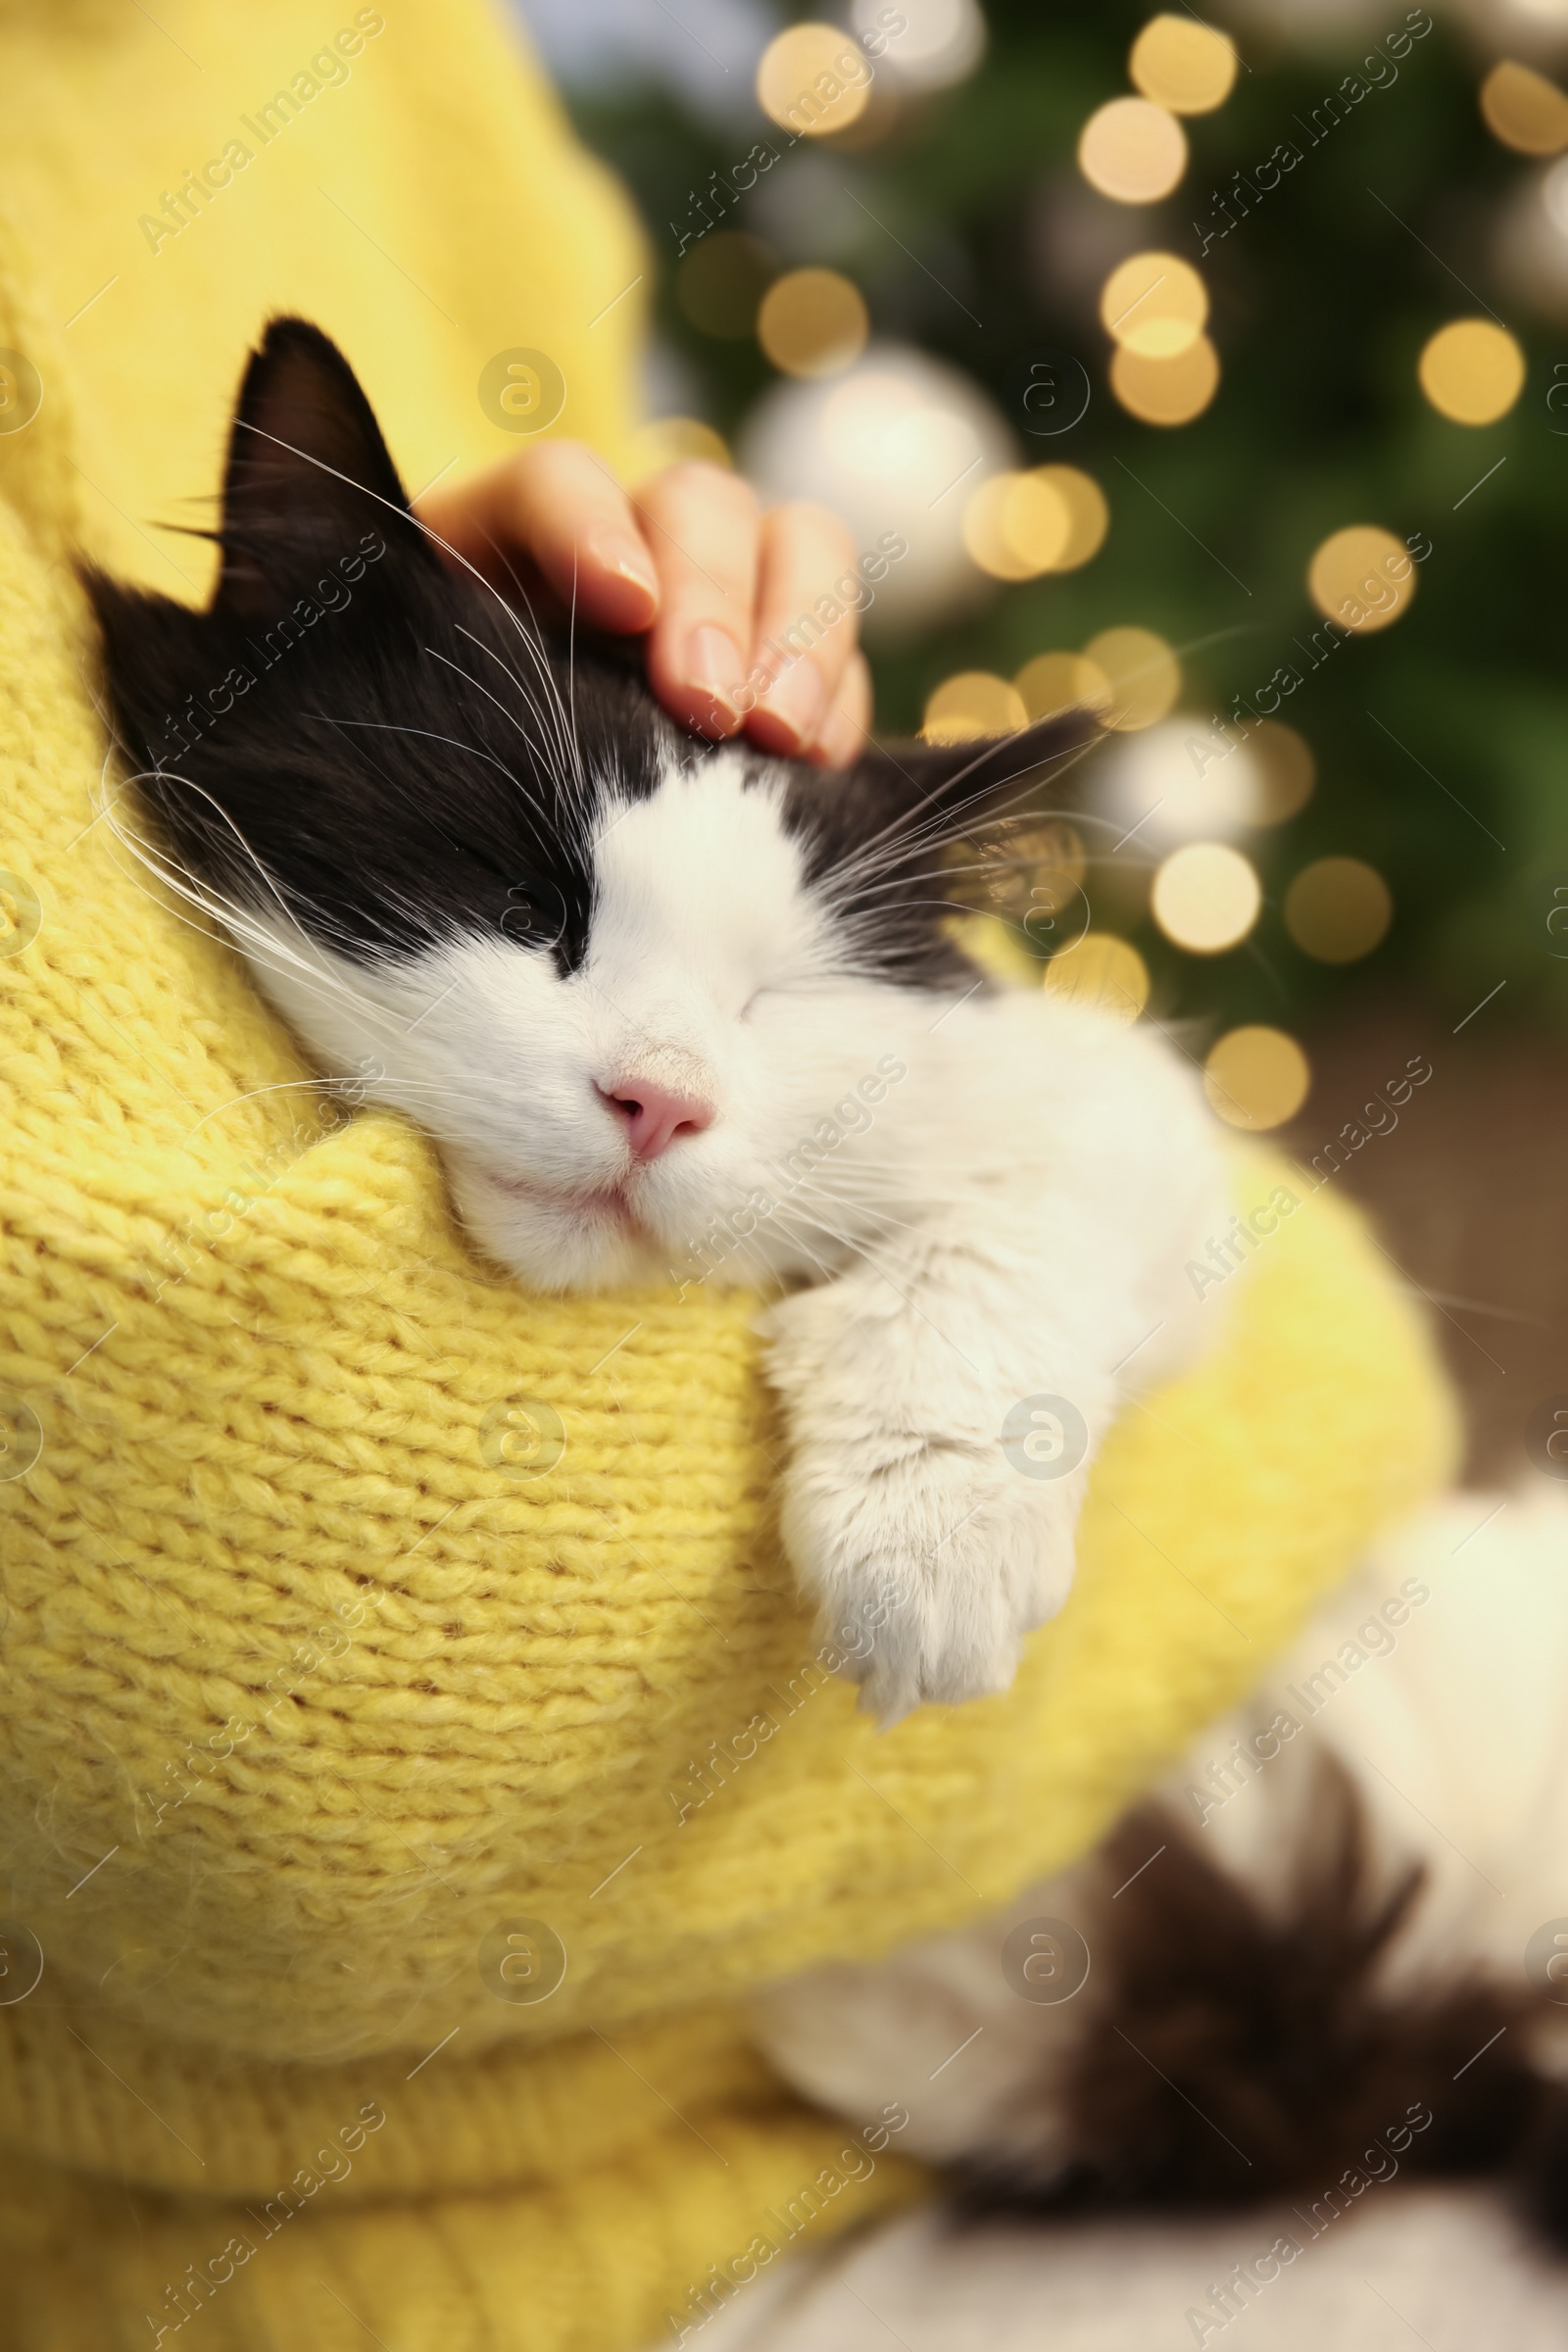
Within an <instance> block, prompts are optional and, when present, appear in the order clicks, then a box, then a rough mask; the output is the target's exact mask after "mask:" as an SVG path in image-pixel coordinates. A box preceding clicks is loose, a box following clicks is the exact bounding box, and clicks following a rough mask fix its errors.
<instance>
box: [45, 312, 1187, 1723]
mask: <svg viewBox="0 0 1568 2352" xmlns="http://www.w3.org/2000/svg"><path fill="white" fill-rule="evenodd" d="M219 537H220V542H221V552H222V564H221V577H220V581H219V586H218V589H217V591H216V594H215V597H214V600H213V603H212V604H211V606H210V607H209V608H208V609H207V610H206V611H205V612H193V611H190V610H188V609H187V608H185V607H184V606H181V605H177V604H173V603H171V602H170V601H168V600H167V599H165V598H162V597H159V596H154V595H149V594H145V593H142V592H138V591H133V590H130V589H127V588H124V587H122V586H118V585H116V584H115V583H113V582H112V581H110V580H108V579H106V578H105V577H103V576H102V575H101V574H91V575H89V579H88V585H89V590H90V593H91V596H92V599H93V602H94V604H95V607H96V610H97V613H98V616H99V619H100V621H101V624H102V629H103V639H104V652H105V662H106V670H107V680H108V687H109V694H110V699H111V703H112V707H113V712H114V718H115V722H116V726H117V730H118V733H119V736H120V738H121V741H122V744H123V748H124V750H125V751H126V753H127V754H128V756H129V758H130V760H131V762H132V764H133V765H135V766H136V767H138V768H140V769H141V770H142V771H143V772H142V773H141V775H140V777H139V782H140V786H141V790H142V793H143V795H144V796H145V799H146V800H147V802H148V803H149V804H150V805H151V807H152V809H154V810H155V811H156V812H157V815H158V817H159V819H160V820H161V824H162V829H163V834H164V844H163V845H161V846H155V845H153V844H151V843H142V844H140V845H139V846H140V848H141V852H142V854H143V855H144V856H145V857H146V858H149V860H150V861H151V862H152V863H153V864H154V865H155V867H156V868H157V869H158V870H159V871H160V872H161V873H163V874H164V876H165V877H166V878H167V879H168V880H170V881H171V882H172V884H173V885H174V887H175V888H177V889H179V890H180V891H182V892H183V893H184V894H185V896H186V897H187V898H188V899H189V900H191V901H192V902H193V903H194V904H195V905H196V906H197V907H199V908H201V909H203V910H205V911H206V912H207V913H208V914H210V915H212V916H214V917H216V919H218V920H219V921H220V922H221V924H222V925H223V926H224V927H225V928H226V930H227V932H228V934H229V935H230V937H231V938H232V939H233V941H234V943H235V944H236V946H237V947H238V948H239V949H240V951H241V952H242V954H243V955H244V956H245V957H246V958H247V960H248V962H249V964H250V966H251V969H252V971H253V973H254V975H255V977H256V980H257V982H258V984H259V986H260V987H261V988H262V989H263V990H264V991H265V992H266V994H267V995H268V996H269V997H270V1000H271V1001H272V1003H273V1004H274V1005H276V1006H277V1007H278V1008H279V1010H280V1011H281V1012H282V1013H283V1014H284V1015H285V1017H286V1018H287V1019H288V1021H289V1022H290V1023H291V1024H292V1026H293V1028H294V1029H295V1031H296V1032H297V1033H298V1035H299V1037H300V1038H301V1039H302V1041H303V1042H304V1044H305V1045H306V1047H307V1049H308V1051H309V1052H310V1053H311V1054H312V1055H313V1056H314V1058H315V1059H316V1060H317V1061H318V1063H319V1067H320V1069H321V1070H322V1072H323V1074H324V1075H326V1076H328V1077H330V1078H333V1079H337V1080H339V1081H344V1080H352V1081H353V1082H354V1083H355V1086H356V1090H357V1092H358V1093H359V1094H360V1095H361V1096H362V1097H363V1098H364V1099H368V1100H369V1101H371V1102H374V1103H383V1104H387V1105H390V1106H392V1107H394V1108H396V1109H399V1110H402V1111H404V1112H406V1113H408V1115H409V1116H410V1117H412V1118H414V1119H416V1120H417V1121H418V1122H419V1123H420V1125H421V1126H423V1127H424V1128H425V1129H427V1130H428V1132H429V1133H430V1135H431V1136H432V1137H433V1138H434V1140H435V1141H436V1143H437V1145H438V1147H439V1149H440V1151H441V1153H442V1156H443V1159H444V1162H445V1166H446V1169H447V1174H448V1178H449V1182H450V1185H451V1190H452V1196H453V1199H454V1201H455V1202H456V1205H457V1208H458V1211H459V1213H460V1215H461V1217H462V1219H463V1221H464V1223H465V1224H466V1227H467V1230H468V1232H469V1233H470V1235H471V1236H472V1238H473V1240H474V1241H475V1243H476V1244H477V1245H478V1246H479V1248H480V1249H481V1250H484V1251H485V1252H486V1253H487V1254H488V1255H489V1256H490V1257H492V1258H494V1259H496V1260H497V1261H499V1263H500V1264H502V1265H503V1266H505V1267H507V1268H508V1269H510V1270H511V1271H512V1272H513V1273H514V1274H515V1275H516V1276H517V1277H518V1278H519V1279H520V1280H521V1281H522V1282H524V1283H526V1284H528V1285H529V1286H531V1287H532V1288H534V1289H537V1290H550V1291H588V1290H595V1289H599V1288H603V1287H606V1286H610V1285H615V1284H625V1283H638V1282H648V1281H658V1282H662V1281H664V1280H665V1279H667V1278H668V1276H669V1274H670V1273H671V1271H673V1272H674V1274H675V1275H676V1277H677V1279H679V1280H683V1281H690V1280H698V1279H711V1280H715V1281H719V1282H737V1283H748V1284H760V1285H761V1286H763V1287H764V1288H765V1289H770V1290H772V1291H773V1292H775V1293H777V1294H781V1295H780V1296H779V1297H778V1299H777V1302H776V1303H775V1304H774V1305H773V1306H772V1307H771V1309H770V1311H769V1313H768V1316H767V1321H766V1326H765V1328H766V1337H767V1351H766V1357H765V1370H766V1374H767V1377H768V1379H769V1380H770V1382H771V1383H772V1385H773V1387H774V1389H775V1390H776V1392H777V1394H778V1396H779V1397H780V1398H781V1399H782V1403H783V1408H784V1412H785V1416H786V1422H787V1432H788V1441H789V1461H788V1468H787V1470H786V1472H785V1475H784V1481H783V1492H782V1495H781V1513H782V1523H783V1529H784V1535H785V1541H786V1544H787V1545H788V1548H789V1551H790V1554H791V1557H792V1559H793V1562H794V1565H795V1568H796V1570H797V1572H798V1575H799V1577H800V1580H801V1583H802V1585H803V1588H804V1589H805V1591H806V1592H807V1593H808V1594H809V1595H810V1596H811V1597H812V1598H813V1599H814V1600H815V1601H816V1602H818V1603H819V1605H820V1607H821V1609H822V1611H823V1612H824V1615H825V1617H826V1619H827V1620H828V1623H829V1625H830V1626H831V1627H832V1628H833V1629H834V1630H835V1631H837V1632H838V1633H839V1634H840V1637H841V1640H842V1642H843V1643H844V1645H845V1646H847V1647H848V1648H849V1649H850V1650H851V1651H852V1653H854V1654H855V1656H856V1657H857V1658H858V1663H857V1664H855V1665H852V1667H851V1668H850V1671H851V1672H852V1673H854V1674H856V1675H857V1677H858V1679H859V1680H860V1681H861V1683H862V1686H863V1696H864V1703H866V1704H867V1705H869V1706H871V1707H873V1708H874V1709H875V1710H876V1711H877V1712H878V1713H879V1714H880V1715H881V1716H882V1717H883V1719H884V1720H887V1721H893V1720H896V1719H897V1718H898V1717H899V1716H901V1715H903V1714H905V1713H906V1712H907V1711H908V1710H909V1709H910V1708H912V1707H914V1706H916V1705H918V1704H920V1703H921V1702H922V1701H925V1700H942V1701H956V1700H960V1699H965V1698H969V1697H971V1696H974V1695H976V1694H978V1693H980V1692H983V1691H995V1690H998V1689H1001V1688H1004V1687H1005V1685H1006V1684H1007V1683H1008V1681H1009V1680H1010V1678H1011V1676H1012V1673H1013V1671H1014V1668H1015V1665H1016V1662H1017V1656H1018V1648H1019V1642H1020V1639H1021V1637H1022V1635H1023V1634H1024V1633H1025V1632H1026V1631H1027V1630H1028V1629H1029V1628H1030V1627H1032V1626H1035V1625H1038V1624H1040V1623H1041V1622H1042V1621H1043V1620H1045V1619H1046V1618H1049V1617H1051V1616H1052V1615H1054V1613H1055V1611H1056V1610H1058V1609H1059V1608H1060V1606H1061V1604H1062V1602H1063V1600H1064V1599H1065V1597H1066V1593H1067V1591H1068V1587H1069V1584H1070V1582H1071V1577H1072V1567H1073V1529H1074V1522H1075V1519H1076V1516H1077V1511H1078V1506H1079V1501H1080V1497H1081V1495H1082V1491H1083V1485H1084V1481H1085V1478H1086V1475H1087V1468H1088V1464H1089V1461H1090V1460H1091V1459H1092V1457H1093V1454H1094V1451H1095V1447H1096V1445H1097V1443H1098V1441H1099V1440H1100V1438H1101V1437H1102V1435H1103V1431H1104V1429H1105V1427H1106V1425H1107V1423H1108V1422H1109V1421H1110V1419H1111V1418H1112V1417H1113V1415H1114V1414H1115V1412H1116V1410H1117V1408H1118V1406H1119V1404H1120V1403H1121V1402H1122V1401H1123V1399H1124V1398H1125V1397H1126V1396H1127V1395H1128V1394H1129V1393H1130V1392H1131V1391H1132V1389H1133V1388H1134V1386H1135V1385H1136V1386H1140V1387H1141V1386H1146V1385H1148V1384H1150V1383H1152V1381H1154V1380H1156V1379H1159V1378H1163V1377H1166V1376H1167V1375H1168V1374H1169V1373H1170V1372H1171V1371H1172V1370H1173V1369H1175V1368H1176V1367H1177V1366H1178V1365H1179V1364H1181V1363H1182V1362H1183V1361H1184V1360H1186V1359H1187V1357H1188V1356H1189V1355H1190V1354H1191V1352H1192V1351H1193V1349H1194V1347H1195V1342H1196V1334H1197V1315H1196V1301H1195V1299H1194V1298H1193V1295H1192V1291H1191V1287H1190V1285H1189V1284H1188V1283H1187V1281H1186V1280H1185V1279H1184V1276H1183V1272H1182V1269H1183V1266H1184V1263H1185V1261H1186V1259H1187V1258H1188V1257H1189V1256H1190V1255H1191V1254H1193V1252H1194V1250H1195V1249H1196V1248H1197V1247H1199V1246H1200V1245H1201V1240H1202V1237H1203V1236H1204V1234H1205V1233H1207V1232H1209V1231H1212V1230H1215V1220H1216V1219H1221V1220H1222V1219H1223V1210H1222V1207H1221V1201H1222V1197H1223V1186H1222V1180H1221V1174H1220V1166H1219V1159H1218V1153H1217V1148H1216V1143H1215V1140H1214V1130H1213V1126H1212V1122H1211V1120H1210V1118H1209V1115H1208V1113H1207V1111H1206V1109H1205V1107H1204V1105H1203V1103H1202V1100H1201V1092H1200V1089H1199V1087H1198V1085H1197V1083H1196V1079H1195V1075H1194V1071H1193V1069H1192V1067H1191V1066H1190V1065H1189V1064H1188V1063H1187V1062H1185V1061H1184V1060H1183V1059H1182V1058H1181V1057H1180V1056H1179V1055H1178V1054H1175V1053H1173V1052H1171V1051H1170V1050H1169V1049H1168V1048H1167V1047H1166V1046H1165V1045H1164V1044H1163V1043H1162V1042H1161V1041H1160V1040H1159V1039H1158V1038H1157V1037H1155V1036H1153V1035H1152V1034H1151V1033H1150V1032H1149V1031H1148V1030H1147V1028H1143V1027H1138V1028H1128V1027H1126V1026H1124V1025H1123V1024H1121V1023H1120V1022H1119V1021H1117V1020H1116V1019H1114V1018H1112V1017H1110V1016H1108V1015H1106V1014H1103V1013H1102V1012H1100V1011H1098V1010H1096V1009H1094V1008H1092V1007H1084V1006H1081V1005H1074V1004H1072V1003H1070V1002H1069V1001H1067V999H1066V998H1065V997H1064V996H1061V995H1057V994H1055V993H1048V992H1045V991H1040V990H1035V991H1000V990H998V989H996V988H995V987H994V986H993V985H992V984H991V983H989V982H988V981H987V980H986V979H985V978H984V977H983V975H982V974H981V973H980V972H979V971H978V969H977V968H976V967H974V966H973V965H972V964H970V963H968V962H967V961H966V960H965V958H964V957H963V956H961V955H960V954H959V953H958V952H957V951H956V948H955V946H954V945H953V943H952V940H951V938H950V936H949V932H948V926H947V923H946V919H945V918H946V917H947V916H948V915H949V913H950V912H951V901H952V887H951V884H950V883H949V882H948V881H947V880H946V879H945V876H944V860H945V858H947V857H948V856H950V855H951V846H950V845H953V844H954V843H956V842H957V841H959V840H960V839H962V838H963V837H964V836H965V834H966V833H971V832H972V831H973V830H974V828H975V827H976V826H977V825H979V824H980V823H981V822H982V820H985V819H994V818H996V817H998V816H999V815H1000V816H1003V817H1005V815H1006V813H1007V812H1008V811H1009V810H1018V809H1039V808H1040V806H1041V804H1042V796H1043V795H1049V794H1050V793H1051V792H1052V791H1053V789H1054V790H1055V791H1056V792H1058V793H1059V791H1060V786H1061V776H1062V771H1063V769H1064V767H1065V766H1066V765H1067V764H1068V763H1069V761H1070V760H1071V757H1072V754H1073V751H1074V748H1075V742H1076V738H1075V737H1074V734H1073V732H1072V730H1071V729H1070V728H1066V727H1062V726H1059V725H1057V726H1046V727H1040V728H1036V729H1034V730H1033V731H1032V732H1031V733H1029V734H1026V735H1023V736H1020V737H1016V738H1013V739H1010V740H1005V741H1002V742H999V743H990V744H984V745H980V746H974V745H968V746H960V747H940V746H934V745H925V744H911V745H907V746H903V747H900V748H899V749H898V751H897V752H887V751H878V750H868V752H867V754H866V756H865V757H864V758H863V759H862V760H860V761H859V762H858V765H856V766H855V767H854V768H853V769H850V770H846V771H840V772H834V773H823V772H822V771H820V770H816V769H813V768H810V767H808V766H806V765H804V764H799V763H793V762H785V761H781V760H773V759H767V758H764V757H761V756H760V755H758V754H756V753H755V752H753V751H750V750H748V749H746V748H744V747H740V746H728V747H722V748H715V747H712V746H704V745H701V744H699V743H698V742H697V741H696V740H695V739H694V738H692V737H690V736H687V735H683V734H682V733H681V732H680V731H679V730H678V729H677V728H676V727H675V726H674V725H672V724H671V723H670V722H669V721H668V720H667V719H665V718H664V717H663V716H662V714H661V712H660V711H659V710H658V709H657V707H656V706H655V704H654V702H653V700H652V698H651V697H650V695H649V694H648V692H647V691H646V689H645V688H644V687H643V685H642V684H641V682H640V680H639V679H638V678H636V677H635V676H634V675H633V674H632V671H631V669H630V667H629V666H628V665H627V663H626V662H625V660H624V657H622V660H621V662H620V663H619V665H618V666H617V664H616V663H615V662H613V660H612V659H609V658H607V657H606V654H605V651H604V649H601V650H600V652H598V653H596V654H594V655H592V656H590V655H588V654H587V653H585V652H584V650H583V649H582V648H580V647H579V648H577V649H576V651H575V658H573V653H572V648H571V647H570V644H569V641H568V642H567V643H565V644H562V643H560V642H557V641H556V640H554V639H552V638H551V637H549V636H548V635H546V634H545V633H543V632H541V630H540V629H539V628H537V627H536V626H535V625H534V624H533V622H532V620H531V619H530V618H529V617H528V616H526V615H525V614H524V613H520V612H518V611H516V610H515V609H514V608H513V607H512V606H511V605H509V604H508V603H506V602H505V601H504V600H503V599H502V598H501V597H500V596H499V595H497V594H496V593H495V592H494V591H493V590H492V589H490V588H488V587H486V586H485V585H484V584H483V583H482V582H481V581H480V580H479V579H478V578H477V575H475V574H473V573H471V571H465V570H462V569H459V568H457V567H456V566H455V565H453V564H449V563H448V562H446V561H444V560H443V555H442V552H441V551H440V550H439V549H438V548H437V547H436V546H435V545H433V544H432V543H431V540H430V537H429V534H428V533H427V532H425V531H424V530H423V529H422V528H421V527H420V526H419V525H417V523H416V522H415V521H414V519H413V517H412V515H411V514H410V510H409V506H408V502H407V499H406V498H405V495H404V492H403V489H402V486H401V484H400V482H399V480H398V476H397V473H396V470H395V468H394V466H393V465H392V461H391V459H390V457H389V455H388V453H387V450H386V447H385V444H384V442H383V440H382V438H381V435H380V432H379V430H378V429H377V426H376V423H375V419H374V417H373V416H372V414H371V411H370V408H369V406H368V402H367V400H366V398H365V396H364V393H363V392H362V391H361V389H360V386H359V385H358V383H357V382H356V380H355V378H354V376H353V374H352V372H351V370H350V369H349V368H348V366H347V364H346V363H345V361H344V360H343V359H342V357H341V355H340V354H339V353H338V352H337V351H336V349H335V348H334V347H333V345H332V344H330V343H329V342H328V341H327V340H326V339H325V337H324V336H322V335H321V334H319V332H318V331H317V330H316V329H315V328H313V327H311V326H309V325H307V324H305V323H304V322H303V321H300V320H294V319H284V320H279V321H277V322H275V323H274V324H273V325H272V326H271V327H270V330H269V331H268V334H267V337H266V339H265V342H264V344H263V346H262V348H261V350H260V351H259V352H258V353H257V354H256V355H255V356H254V358H253V359H252V362H251V364H250V368H249V370H248V372H247V374H246V377H245V381H244V385H243V389H242V393H241V398H240V404H239V410H238V414H237V417H236V418H235V422H234V429H233V434H232V438H231V442H230V448H229V457H228V467H227V477H226V484H225V491H224V503H223V514H222V522H221V532H220V534H219ZM1206 1320H1207V1321H1208V1322H1210V1323H1212V1321H1213V1316H1212V1314H1210V1316H1209V1317H1208V1318H1206ZM1009 1416H1011V1420H1010V1422H1009ZM1005 1431H1010V1433H1011V1442H1010V1443H1009V1444H1005V1443H1004V1433H1005ZM1020 1459H1021V1460H1022V1461H1023V1463H1024V1467H1023V1469H1022V1470H1020V1468H1019V1467H1017V1466H1015V1465H1016V1463H1017V1462H1018V1461H1019V1460H1020ZM1037 1472H1040V1473H1044V1474H1043V1475H1036V1473H1037ZM852 1633H853V1635H854V1636H855V1637H856V1638H854V1639H851V1638H850V1635H851V1634H852Z"/></svg>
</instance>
